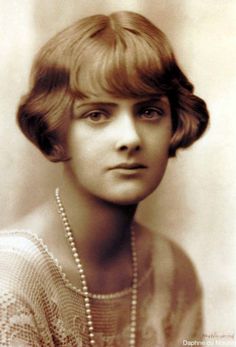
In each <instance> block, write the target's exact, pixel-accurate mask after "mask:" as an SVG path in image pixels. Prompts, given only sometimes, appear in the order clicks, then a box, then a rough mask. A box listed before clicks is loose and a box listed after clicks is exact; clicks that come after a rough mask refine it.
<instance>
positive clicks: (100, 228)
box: [60, 176, 137, 265]
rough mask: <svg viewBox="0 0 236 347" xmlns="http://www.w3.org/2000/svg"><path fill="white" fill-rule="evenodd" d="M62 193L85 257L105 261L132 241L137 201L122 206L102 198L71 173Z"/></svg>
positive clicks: (70, 221) (76, 240) (92, 260)
mask: <svg viewBox="0 0 236 347" xmlns="http://www.w3.org/2000/svg"><path fill="white" fill-rule="evenodd" d="M60 195H61V199H62V202H63V205H64V207H65V210H66V214H67V217H68V220H69V223H70V226H71V229H72V230H73V235H74V239H75V242H76V245H77V246H78V248H79V250H80V254H81V257H82V258H83V259H85V260H86V261H90V262H94V263H97V264H100V265H102V264H103V263H105V262H107V261H108V260H111V259H112V258H115V257H116V256H117V255H118V254H119V253H121V252H122V250H124V249H125V248H126V247H125V246H128V245H129V243H130V228H131V225H132V222H133V218H134V214H135V211H136V208H137V205H128V206H127V205H126V206H121V205H117V204H113V203H110V202H107V201H104V200H101V199H99V198H97V197H94V196H93V195H91V194H89V193H88V192H87V191H86V192H85V191H83V189H82V188H81V187H78V186H77V185H76V184H74V182H73V181H72V180H70V179H69V178H68V177H67V176H65V178H64V180H63V184H62V185H61V187H60Z"/></svg>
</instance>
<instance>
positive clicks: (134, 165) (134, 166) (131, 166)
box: [112, 163, 147, 170]
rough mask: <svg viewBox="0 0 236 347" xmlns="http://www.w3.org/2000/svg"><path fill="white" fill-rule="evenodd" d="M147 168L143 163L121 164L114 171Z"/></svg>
mask: <svg viewBox="0 0 236 347" xmlns="http://www.w3.org/2000/svg"><path fill="white" fill-rule="evenodd" d="M146 168H147V166H145V165H144V164H141V163H121V164H118V165H116V166H114V167H113V168H112V169H126V170H137V169H146Z"/></svg>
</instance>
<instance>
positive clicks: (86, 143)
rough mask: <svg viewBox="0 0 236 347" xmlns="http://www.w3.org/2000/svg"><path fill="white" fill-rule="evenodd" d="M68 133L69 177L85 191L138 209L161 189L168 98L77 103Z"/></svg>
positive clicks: (107, 97)
mask: <svg viewBox="0 0 236 347" xmlns="http://www.w3.org/2000/svg"><path fill="white" fill-rule="evenodd" d="M73 112H74V115H73V118H72V120H71V124H70V127H69V130H68V137H67V146H68V154H69V156H70V157H71V158H72V159H71V160H70V161H68V162H66V163H65V166H66V169H67V170H66V172H67V173H68V172H69V173H70V174H72V175H71V176H70V177H72V178H73V180H74V181H75V183H76V185H77V186H78V187H79V189H81V192H82V191H83V192H86V193H89V194H92V195H93V196H96V197H97V198H100V199H103V200H106V201H109V202H112V203H116V204H122V205H128V204H136V203H138V202H139V201H141V200H142V199H144V198H145V197H146V196H148V195H149V194H150V193H152V192H153V191H154V189H155V188H156V187H157V186H158V184H159V182H160V181H161V179H162V176H163V174H164V171H165V168H166V165H167V161H168V149H169V144H170V139H171V134H172V124H171V111H170V105H169V101H168V99H167V97H164V96H162V97H160V96H156V97H146V98H141V99H125V98H124V99H122V98H115V97H113V96H111V95H109V94H105V93H101V94H100V95H99V96H97V97H93V98H88V99H85V100H82V101H81V100H79V101H76V102H75V104H74V109H73Z"/></svg>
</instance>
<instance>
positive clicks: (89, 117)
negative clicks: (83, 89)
mask: <svg viewBox="0 0 236 347" xmlns="http://www.w3.org/2000/svg"><path fill="white" fill-rule="evenodd" d="M95 115H102V116H104V117H105V119H108V118H109V114H108V113H107V112H105V111H102V110H95V111H91V112H88V113H86V114H85V115H84V118H86V119H90V120H91V121H92V122H93V123H98V122H99V120H100V119H99V120H98V121H97V120H94V119H92V117H93V116H95ZM99 118H100V117H99Z"/></svg>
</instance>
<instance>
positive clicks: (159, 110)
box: [139, 106, 164, 120]
mask: <svg viewBox="0 0 236 347" xmlns="http://www.w3.org/2000/svg"><path fill="white" fill-rule="evenodd" d="M148 112H150V113H153V112H154V113H155V116H154V117H149V115H150V114H149V113H148ZM143 115H144V117H146V116H147V119H155V120H156V119H159V118H160V117H163V116H164V110H163V109H162V108H159V107H153V106H150V107H144V108H143V109H142V110H141V111H140V112H139V117H142V116H143Z"/></svg>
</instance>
